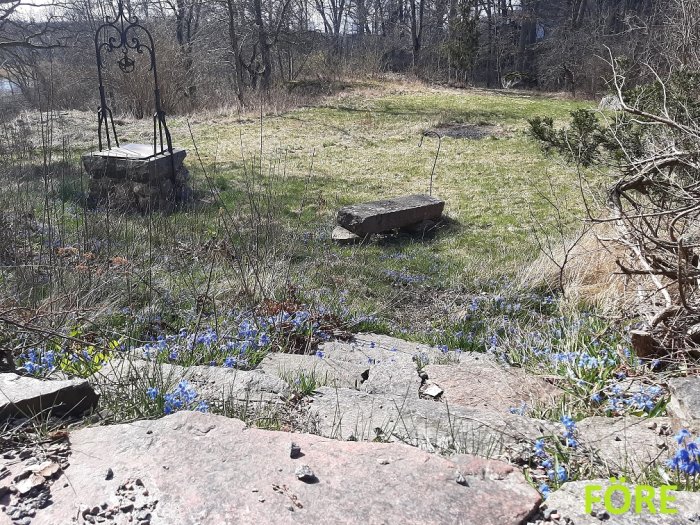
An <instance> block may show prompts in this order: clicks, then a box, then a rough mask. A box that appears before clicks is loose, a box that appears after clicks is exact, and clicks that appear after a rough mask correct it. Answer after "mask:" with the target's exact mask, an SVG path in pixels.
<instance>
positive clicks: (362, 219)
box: [337, 195, 445, 236]
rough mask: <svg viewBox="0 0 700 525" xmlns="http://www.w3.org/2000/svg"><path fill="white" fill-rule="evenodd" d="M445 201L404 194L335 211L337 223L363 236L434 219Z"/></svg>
mask: <svg viewBox="0 0 700 525" xmlns="http://www.w3.org/2000/svg"><path fill="white" fill-rule="evenodd" d="M444 208H445V202H444V201H442V200H440V199H438V198H435V197H431V196H430V195H407V196H403V197H396V198H393V199H386V200H378V201H372V202H365V203H362V204H353V205H352V206H345V207H343V208H341V209H340V210H338V219H337V221H338V224H339V225H340V226H342V227H343V228H345V229H346V230H349V231H351V232H352V233H354V234H357V235H360V236H364V235H369V234H372V233H381V232H385V231H388V230H395V229H398V228H405V227H408V226H411V225H414V224H418V223H420V222H422V221H426V220H437V219H439V218H440V216H441V215H442V211H443V209H444Z"/></svg>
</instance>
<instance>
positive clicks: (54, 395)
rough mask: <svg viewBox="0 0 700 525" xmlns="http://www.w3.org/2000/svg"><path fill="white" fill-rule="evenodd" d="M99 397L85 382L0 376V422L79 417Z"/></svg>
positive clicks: (15, 375)
mask: <svg viewBox="0 0 700 525" xmlns="http://www.w3.org/2000/svg"><path fill="white" fill-rule="evenodd" d="M97 401H98V396H97V394H96V393H95V391H94V390H93V389H92V387H91V386H90V384H89V383H88V381H86V380H84V379H69V380H61V381H57V380H45V379H36V378H34V377H26V376H19V375H17V374H13V373H4V374H0V421H2V420H4V419H6V418H10V417H32V416H34V415H37V414H43V415H44V416H48V415H53V416H64V415H68V416H79V415H81V414H82V413H83V412H86V411H87V410H91V409H93V408H95V407H96V406H97Z"/></svg>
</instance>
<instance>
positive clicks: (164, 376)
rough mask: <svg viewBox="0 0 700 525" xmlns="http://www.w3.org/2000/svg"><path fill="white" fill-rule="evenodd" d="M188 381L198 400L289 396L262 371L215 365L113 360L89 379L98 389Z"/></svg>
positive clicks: (278, 381) (270, 399)
mask: <svg viewBox="0 0 700 525" xmlns="http://www.w3.org/2000/svg"><path fill="white" fill-rule="evenodd" d="M182 379H185V380H187V381H188V382H190V383H191V384H192V386H193V388H194V389H195V391H196V392H197V394H198V395H199V398H200V399H206V400H209V401H220V400H227V401H244V402H273V403H275V402H281V401H283V400H284V399H287V398H288V397H289V396H290V395H291V390H290V388H289V385H288V384H287V383H286V382H285V381H283V380H282V379H280V378H279V377H277V376H274V375H270V374H266V373H264V372H263V371H261V370H252V371H247V370H236V369H233V368H222V367H217V366H190V367H183V366H179V365H170V364H158V363H155V362H152V361H145V360H142V359H112V360H111V361H110V362H109V363H107V364H106V365H105V366H104V367H103V368H102V369H101V370H100V371H99V372H98V373H96V374H95V375H94V376H92V378H91V381H92V382H93V383H95V384H96V385H97V387H98V388H99V389H100V390H105V389H111V390H112V391H120V392H128V391H129V389H130V388H134V386H136V387H138V388H142V389H143V390H145V389H146V386H155V385H166V386H175V385H176V384H177V383H178V382H179V381H181V380H182Z"/></svg>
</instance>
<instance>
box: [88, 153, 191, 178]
mask: <svg viewBox="0 0 700 525" xmlns="http://www.w3.org/2000/svg"><path fill="white" fill-rule="evenodd" d="M186 156H187V151H186V150H184V149H183V148H173V153H172V159H171V154H170V153H169V152H167V151H166V152H165V153H158V154H157V155H153V146H152V145H147V144H127V145H125V146H123V147H120V148H111V149H109V150H105V151H93V152H90V153H88V154H86V155H83V156H82V161H83V166H85V170H86V171H87V172H88V173H89V174H90V176H91V177H93V178H102V177H108V178H111V179H123V180H133V181H137V182H148V181H149V180H150V179H153V178H155V177H160V178H169V177H173V176H174V173H173V165H174V167H175V171H176V172H177V171H178V170H179V169H180V168H181V167H182V164H183V162H184V160H185V157H186Z"/></svg>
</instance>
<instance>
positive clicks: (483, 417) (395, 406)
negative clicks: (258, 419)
mask: <svg viewBox="0 0 700 525" xmlns="http://www.w3.org/2000/svg"><path fill="white" fill-rule="evenodd" d="M305 401H306V402H307V403H308V406H307V411H308V414H309V422H310V425H312V426H311V427H310V428H311V429H312V431H313V432H314V433H318V434H320V435H322V436H326V437H331V438H335V439H343V440H358V441H372V440H381V441H390V442H394V441H398V442H401V443H407V444H410V445H413V446H417V447H420V448H424V449H427V450H436V451H442V452H446V453H447V452H452V453H455V452H464V453H469V454H475V455H478V456H482V457H490V458H492V457H496V458H501V457H508V458H514V457H521V455H522V454H523V453H524V452H527V453H528V454H529V451H531V450H532V446H533V444H534V442H535V440H536V439H538V438H539V437H541V436H542V435H543V434H545V435H549V434H552V433H555V434H560V433H561V429H560V428H559V426H558V425H556V424H553V423H548V422H545V421H540V420H536V419H530V418H527V417H522V416H516V415H513V414H498V413H496V412H493V411H490V410H483V409H479V408H465V407H460V406H450V405H447V404H446V403H439V402H436V401H431V400H427V399H418V398H414V397H409V396H400V395H382V394H368V393H365V392H358V391H356V390H350V389H343V388H329V387H323V388H320V389H318V391H317V393H316V394H315V395H314V396H312V397H310V398H306V400H305Z"/></svg>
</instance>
